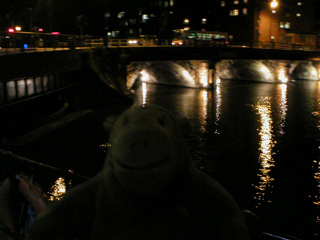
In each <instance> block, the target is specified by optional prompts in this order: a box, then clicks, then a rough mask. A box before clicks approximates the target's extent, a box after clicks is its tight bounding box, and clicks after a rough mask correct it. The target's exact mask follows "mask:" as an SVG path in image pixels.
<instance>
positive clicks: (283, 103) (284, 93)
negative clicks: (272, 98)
mask: <svg viewBox="0 0 320 240" xmlns="http://www.w3.org/2000/svg"><path fill="white" fill-rule="evenodd" d="M279 86H280V89H281V101H280V110H281V118H280V134H281V135H283V134H284V130H283V129H284V127H285V123H286V117H287V111H288V100H287V98H288V97H287V95H288V94H287V91H288V86H287V84H281V85H279Z"/></svg>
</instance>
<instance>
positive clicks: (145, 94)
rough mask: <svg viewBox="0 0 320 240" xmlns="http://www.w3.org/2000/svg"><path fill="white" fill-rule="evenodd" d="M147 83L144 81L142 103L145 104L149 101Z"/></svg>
mask: <svg viewBox="0 0 320 240" xmlns="http://www.w3.org/2000/svg"><path fill="white" fill-rule="evenodd" d="M147 92H148V90H147V84H146V83H142V105H145V104H146V103H147Z"/></svg>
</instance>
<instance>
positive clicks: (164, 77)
mask: <svg viewBox="0 0 320 240" xmlns="http://www.w3.org/2000/svg"><path fill="white" fill-rule="evenodd" d="M200 64H206V65H207V63H206V62H205V63H202V62H199V61H195V60H194V61H153V62H134V63H131V64H130V65H129V67H128V75H127V88H128V89H131V88H132V87H133V86H134V84H135V83H139V82H148V83H157V84H167V85H174V86H183V87H192V88H195V87H199V81H200V80H201V79H200V78H201V76H200V75H201V72H199V65H200ZM205 71H206V72H205V75H206V78H208V68H207V67H206V68H205Z"/></svg>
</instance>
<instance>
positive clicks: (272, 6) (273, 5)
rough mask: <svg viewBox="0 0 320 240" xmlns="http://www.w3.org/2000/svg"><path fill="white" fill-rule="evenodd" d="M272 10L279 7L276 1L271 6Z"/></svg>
mask: <svg viewBox="0 0 320 240" xmlns="http://www.w3.org/2000/svg"><path fill="white" fill-rule="evenodd" d="M270 6H271V8H276V7H277V6H278V2H277V1H276V0H273V1H272V2H271V4H270Z"/></svg>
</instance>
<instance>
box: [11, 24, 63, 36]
mask: <svg viewBox="0 0 320 240" xmlns="http://www.w3.org/2000/svg"><path fill="white" fill-rule="evenodd" d="M21 30H22V28H21V27H20V26H16V27H15V28H9V29H8V32H9V33H14V32H21ZM38 32H43V29H42V28H39V29H38ZM51 34H52V35H59V34H60V32H51Z"/></svg>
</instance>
